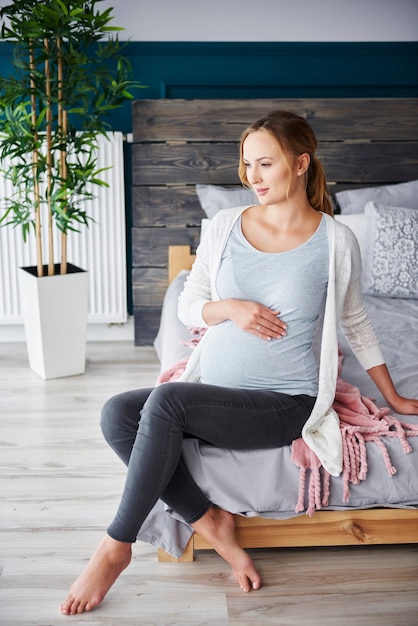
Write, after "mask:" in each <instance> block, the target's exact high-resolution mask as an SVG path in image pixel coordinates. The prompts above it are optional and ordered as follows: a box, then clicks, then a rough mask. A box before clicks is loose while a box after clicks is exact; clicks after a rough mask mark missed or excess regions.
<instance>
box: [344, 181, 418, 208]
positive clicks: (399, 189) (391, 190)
mask: <svg viewBox="0 0 418 626" xmlns="http://www.w3.org/2000/svg"><path fill="white" fill-rule="evenodd" d="M335 198H336V200H337V202H338V204H339V207H340V209H341V213H343V214H344V213H345V214H347V213H363V211H364V207H365V206H366V204H367V202H377V203H378V204H384V205H385V206H400V207H404V208H406V209H418V180H411V181H410V182H407V183H399V184H398V185H385V186H383V187H365V188H364V189H348V190H346V191H338V192H337V193H336V194H335Z"/></svg>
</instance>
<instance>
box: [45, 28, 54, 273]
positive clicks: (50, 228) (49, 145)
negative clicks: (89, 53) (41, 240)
mask: <svg viewBox="0 0 418 626" xmlns="http://www.w3.org/2000/svg"><path fill="white" fill-rule="evenodd" d="M44 46H45V50H46V53H47V54H46V59H45V94H46V162H47V201H48V276H53V275H54V238H53V220H52V197H51V194H52V102H51V72H50V66H49V41H48V39H44Z"/></svg>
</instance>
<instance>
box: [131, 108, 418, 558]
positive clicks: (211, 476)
mask: <svg viewBox="0 0 418 626" xmlns="http://www.w3.org/2000/svg"><path fill="white" fill-rule="evenodd" d="M136 104H137V105H138V106H137V107H136V112H137V114H138V115H139V114H141V115H142V117H141V122H140V124H139V126H137V128H138V129H139V130H138V132H139V133H140V136H141V129H143V128H144V127H148V128H149V127H152V135H153V139H152V141H153V142H155V145H153V148H152V150H153V152H152V154H153V155H154V157H153V158H154V161H153V162H152V163H151V164H150V165H148V164H149V155H150V147H149V146H148V151H147V153H146V155H148V156H146V155H142V156H141V158H139V157H138V158H137V161H136V167H137V168H139V169H137V174H138V175H139V174H140V172H142V178H141V181H142V182H143V184H144V185H145V186H148V188H149V189H148V191H147V194H148V196H147V197H150V195H151V193H152V189H151V188H152V186H154V185H155V186H156V187H155V189H156V190H158V193H157V195H158V197H159V198H160V199H161V185H163V184H164V185H166V189H165V190H164V193H166V194H171V197H174V198H175V200H171V201H170V203H171V204H172V203H174V205H175V206H177V207H180V209H179V212H180V213H181V214H184V213H186V215H183V222H185V223H186V226H185V227H183V228H179V227H176V228H173V224H172V223H169V224H168V225H167V226H166V230H165V232H164V236H163V237H162V239H163V241H164V242H168V244H174V245H168V246H167V252H166V254H167V267H166V272H167V274H166V276H167V278H166V280H167V287H168V288H167V289H164V295H163V299H162V302H161V308H160V311H159V312H160V316H159V323H158V327H157V330H158V334H157V336H156V339H155V347H156V349H157V352H158V354H159V356H160V360H161V369H162V371H166V370H167V368H169V367H170V366H171V365H173V364H174V363H177V362H178V361H179V360H182V359H184V358H187V356H188V355H189V354H190V350H192V349H193V341H195V340H196V335H195V334H193V333H192V332H191V330H190V329H187V328H185V327H184V326H183V325H182V324H181V323H180V322H179V320H178V318H177V316H176V300H177V297H178V294H179V292H180V290H181V288H182V284H183V283H184V280H185V278H186V276H187V272H188V271H189V269H190V266H191V263H192V262H193V253H194V249H195V248H196V246H197V245H198V240H199V237H200V218H201V217H207V218H210V217H212V214H211V211H213V210H216V208H219V206H223V205H222V202H223V199H225V198H226V197H228V199H227V200H225V202H231V200H232V199H233V201H234V204H236V199H237V198H238V199H239V198H240V196H239V194H240V193H241V192H242V190H241V189H239V187H238V181H237V179H236V172H235V164H236V156H237V153H236V138H237V136H238V135H239V132H240V130H241V129H242V128H244V127H245V126H246V124H248V123H249V122H251V121H252V120H253V119H255V118H256V117H257V116H258V115H261V114H262V113H263V112H264V111H266V110H270V109H272V108H279V107H281V108H286V109H289V110H294V111H296V112H298V113H300V114H302V115H306V116H307V117H308V119H309V120H310V122H311V124H312V126H313V127H314V129H315V131H316V133H317V135H318V138H319V140H320V147H319V154H320V156H321V157H322V160H323V163H324V166H325V169H326V172H327V178H328V181H329V183H330V191H331V192H332V196H333V199H334V201H335V203H336V210H337V211H339V212H341V215H339V216H338V217H336V219H340V221H344V222H345V223H346V224H347V225H348V226H350V227H351V228H352V230H353V231H354V232H355V234H356V236H357V238H358V239H359V243H360V247H361V249H362V256H363V255H364V259H365V264H366V265H367V264H368V267H369V269H370V271H369V274H370V275H371V278H370V276H369V279H370V280H369V283H370V281H371V284H368V285H365V294H364V298H365V301H366V305H367V307H368V310H369V314H370V317H371V319H372V321H373V323H374V325H375V328H376V330H377V333H378V335H379V338H380V340H381V343H382V347H383V350H384V354H385V357H386V360H387V362H388V364H389V366H390V369H391V373H392V375H393V378H394V380H395V383H396V384H397V387H398V388H399V390H400V392H401V393H403V394H404V395H411V396H417V395H418V298H417V297H416V294H415V292H414V286H413V285H412V287H411V292H410V293H408V288H407V290H406V293H404V292H402V290H399V286H400V284H401V282H402V281H401V280H400V279H399V274H398V275H396V274H395V275H394V276H391V279H392V292H390V290H389V292H388V293H386V292H385V289H386V290H387V289H388V287H387V280H386V281H383V284H382V281H380V283H379V275H377V274H376V272H375V271H374V270H375V269H376V268H375V267H374V265H375V264H376V263H374V261H373V259H374V258H375V256H376V254H377V256H379V250H380V248H379V245H380V241H381V239H380V241H379V238H378V237H377V236H376V232H380V236H382V234H383V235H384V236H385V237H387V236H388V229H387V228H386V229H382V228H380V231H379V219H380V218H381V217H382V210H383V209H381V207H384V208H386V207H389V208H393V209H394V211H393V213H394V216H393V215H391V218H393V217H396V220H397V222H396V226H397V227H396V228H391V229H390V233H389V235H391V236H392V235H393V236H394V237H395V235H396V233H397V232H398V230H399V229H398V226H399V224H400V228H401V229H402V228H403V224H404V223H405V220H406V221H408V220H409V218H410V217H411V216H413V217H414V219H415V218H416V216H417V215H418V211H417V209H418V201H417V198H418V188H417V181H416V180H415V179H416V178H417V172H418V147H417V145H418V142H417V138H418V132H417V131H418V128H417V126H418V123H417V115H416V111H417V101H416V100H412V99H393V100H390V99H389V100H384V99H381V100H370V101H369V100H367V101H364V100H342V99H341V100H338V101H335V100H315V101H314V100H309V101H307V100H285V101H270V100H269V101H263V100H257V101H242V100H240V101H152V102H151V101H148V102H145V103H140V104H141V106H139V104H138V103H136ZM369 120H372V123H370V121H369ZM160 124H161V127H162V128H163V129H164V134H165V136H166V139H167V138H168V139H169V143H168V144H167V145H164V147H163V152H161V139H158V127H159V125H160ZM134 126H135V125H134ZM167 129H169V130H167ZM147 132H148V131H147ZM144 134H145V135H146V133H142V136H143V135H144ZM147 136H148V137H149V133H148V135H147ZM137 137H138V134H137ZM232 137H234V140H235V143H234V142H233V140H232ZM147 142H150V139H147ZM170 142H171V143H170ZM202 142H203V143H204V144H205V145H203V143H202ZM157 144H160V145H159V146H158V145H157ZM189 144H190V145H189ZM144 145H145V144H142V147H144ZM170 149H171V157H170V163H171V165H170V166H169V164H168V159H167V157H165V158H164V157H163V154H165V155H167V154H169V153H170ZM164 151H165V152H164ZM173 153H174V154H173ZM158 154H159V157H158V158H157V155H158ZM186 154H187V157H186ZM150 166H153V169H154V171H153V174H152V180H151V181H150V179H149V178H150V177H149V174H148V175H147V170H149V167H150ZM170 167H172V168H174V170H175V171H176V174H173V173H172V172H171V171H170ZM159 170H161V171H159ZM179 170H181V172H182V181H183V182H182V184H179V180H178V178H177V175H178V171H179ZM147 176H148V178H147ZM164 181H165V182H164ZM196 185H197V187H196ZM141 193H142V194H144V191H143V190H142V192H141ZM236 194H238V196H237V195H236ZM191 197H193V198H194V200H193V202H192V203H191V202H190V198H191ZM185 198H187V202H186V201H185ZM220 199H221V201H220ZM196 203H197V204H198V205H199V208H200V211H201V212H200V213H199V212H198V211H197V209H196ZM239 203H241V202H239ZM242 204H244V202H242ZM188 206H189V209H190V210H189V215H187V207H188ZM231 206H233V204H231ZM366 206H367V207H368V208H367V210H365V207H366ZM185 207H186V208H185ZM225 208H226V207H225ZM395 209H396V210H395ZM164 210H165V211H167V208H165V209H164ZM405 211H409V213H405ZM383 213H384V211H383ZM171 219H172V218H171V217H170V218H169V221H170V220H171ZM376 220H377V221H376ZM402 220H403V222H402ZM408 223H409V222H408ZM187 224H188V226H187ZM370 224H374V226H376V224H377V226H378V227H376V228H375V227H374V228H373V229H372V230H373V232H372V234H370V233H371V228H370ZM411 224H412V228H414V226H417V228H418V222H416V221H412V222H411ZM159 227H160V228H161V225H160V224H159ZM187 229H189V232H187ZM190 233H192V235H190ZM376 237H377V238H376ZM190 239H191V240H192V241H191V242H190ZM415 241H416V236H415ZM184 243H186V245H175V244H184ZM190 243H192V246H190V245H189V244H190ZM396 244H397V242H396V240H395V239H394V240H393V241H389V242H388V241H386V242H385V248H386V249H390V248H391V247H392V248H393V249H395V248H394V246H395V245H396ZM192 248H193V249H192ZM373 250H374V253H373V254H372V252H371V251H373ZM397 251H398V252H397V253H396V254H395V257H392V259H393V258H398V257H399V254H400V252H399V248H397ZM408 254H409V252H408ZM413 254H417V253H416V250H415V252H413ZM373 255H374V256H373ZM396 255H397V256H396ZM414 258H415V265H417V263H418V259H417V258H416V256H415V257H414ZM375 261H376V259H375ZM373 263H374V264H373ZM389 273H390V274H392V272H389ZM409 273H410V272H409ZM386 274H387V272H386ZM381 275H382V272H380V278H381ZM144 276H146V273H143V274H142V277H144ZM383 276H385V272H383ZM148 288H149V289H150V288H151V286H149V287H148ZM393 290H395V292H394V291H393ZM155 301H156V300H155V299H154V300H153V302H154V303H155ZM142 313H143V311H142ZM388 329H396V332H393V331H392V330H391V332H388ZM340 345H341V347H342V350H343V352H344V355H345V357H344V365H343V371H342V374H341V375H342V377H343V378H344V379H346V380H348V381H349V382H351V383H352V384H354V385H356V386H358V387H359V388H360V389H361V391H362V393H363V394H364V395H366V396H370V397H372V398H375V399H376V403H377V404H378V406H384V402H383V399H382V398H381V397H379V394H378V393H377V390H376V388H375V387H374V386H373V384H372V383H371V381H370V380H369V378H368V376H367V374H365V373H364V372H363V371H362V370H361V368H360V367H359V366H358V365H357V362H356V360H355V358H354V356H353V355H352V354H351V352H350V350H349V348H348V347H347V346H346V344H345V340H344V338H343V337H340ZM401 419H404V420H405V421H409V422H411V423H415V424H418V417H408V418H407V419H406V418H404V417H402V418H401ZM408 441H409V443H410V446H411V448H412V452H411V453H409V454H405V451H404V450H403V449H402V446H400V445H399V441H398V440H396V439H390V440H388V441H385V444H386V449H387V451H388V452H389V456H390V459H391V462H392V465H393V466H394V467H395V468H396V474H394V475H390V473H389V472H388V471H387V469H386V467H385V464H384V459H383V455H382V451H381V450H380V449H379V448H378V446H376V445H375V444H367V450H368V460H369V468H368V474H367V477H366V479H365V480H363V481H361V482H360V484H358V485H350V498H349V501H348V502H343V501H342V489H341V484H340V483H339V481H340V482H341V479H340V478H335V479H334V478H331V497H330V501H329V504H328V506H326V507H324V508H323V509H322V510H317V511H315V513H314V514H313V515H312V516H311V517H309V516H307V515H306V514H305V512H303V511H302V512H301V511H299V512H298V513H296V512H295V504H296V499H297V490H298V485H299V476H300V475H299V470H298V468H297V467H296V466H295V465H294V464H292V462H291V460H290V450H284V451H283V454H282V455H276V457H274V455H270V453H269V454H265V453H263V454H259V456H258V457H257V455H255V457H254V456H253V457H252V458H251V460H250V461H249V458H248V457H247V458H245V459H243V458H239V457H240V455H237V454H233V453H232V454H231V453H229V451H226V452H227V454H225V451H220V453H218V452H219V451H217V450H216V449H213V448H211V447H208V446H206V447H202V446H201V445H200V444H199V442H197V441H195V440H189V441H187V442H185V447H184V455H185V458H186V461H187V462H188V463H190V466H191V467H192V469H193V472H194V476H195V479H196V480H197V482H198V483H199V484H200V485H201V486H202V488H203V489H205V491H207V492H208V493H209V495H210V497H211V498H212V499H213V501H215V502H217V504H219V505H220V506H224V507H226V508H228V509H229V510H232V511H233V512H234V513H236V514H237V515H236V520H237V533H238V537H239V541H240V542H241V544H242V545H243V547H276V546H277V547H279V546H280V547H287V546H321V545H350V544H354V545H359V544H375V543H416V542H418V472H417V471H416V468H417V467H418V437H415V436H414V437H409V439H408ZM256 452H258V451H256ZM228 454H229V456H228ZM236 463H237V464H238V467H240V470H239V472H242V468H243V467H244V474H245V481H247V484H248V485H249V488H248V490H244V492H243V490H242V489H241V490H240V489H239V488H235V483H236V480H235V479H234V476H236V474H235V473H234V472H236V469H235V470H232V469H231V468H232V467H235V468H236V467H237V466H236V465H234V464H236ZM240 464H241V465H240ZM265 471H268V472H269V473H274V475H275V476H277V486H276V487H275V488H274V489H273V490H272V489H271V488H270V485H269V488H268V490H267V491H266V490H264V489H263V488H262V487H263V480H262V479H260V478H259V477H260V476H262V475H263V472H265ZM245 472H246V473H245ZM225 476H228V479H226V478H225ZM254 476H255V477H256V478H254ZM284 476H286V479H285V480H284V479H283V477H284ZM283 483H285V484H286V489H285V490H284V492H285V493H283ZM250 486H251V488H250ZM254 493H256V494H257V497H256V499H255V500H254ZM272 494H274V495H272ZM139 538H140V539H143V540H145V541H149V542H151V543H153V544H155V545H157V546H158V547H159V560H161V561H171V560H192V559H193V558H194V555H195V553H196V550H199V549H206V548H208V547H210V546H208V545H207V544H206V543H205V542H204V541H203V540H202V539H201V538H200V537H199V536H198V535H197V534H192V533H191V530H190V528H189V527H188V526H187V525H186V524H184V522H182V520H180V519H177V517H176V515H175V514H174V512H170V511H168V510H166V508H165V507H164V506H163V505H162V503H158V505H157V507H156V508H155V510H154V511H152V513H151V514H150V516H149V519H148V520H147V523H146V524H145V526H144V527H143V529H142V531H141V533H140V536H139Z"/></svg>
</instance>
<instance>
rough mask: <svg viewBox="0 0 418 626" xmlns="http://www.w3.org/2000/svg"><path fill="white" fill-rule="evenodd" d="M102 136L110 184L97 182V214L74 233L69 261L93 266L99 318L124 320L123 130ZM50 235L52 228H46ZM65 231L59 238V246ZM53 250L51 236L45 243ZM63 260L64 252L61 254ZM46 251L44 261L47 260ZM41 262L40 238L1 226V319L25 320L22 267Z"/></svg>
mask: <svg viewBox="0 0 418 626" xmlns="http://www.w3.org/2000/svg"><path fill="white" fill-rule="evenodd" d="M109 137H110V139H109V140H107V139H104V138H102V139H101V140H100V142H99V151H98V167H100V168H102V167H109V166H110V169H108V170H106V171H105V172H102V173H101V176H100V177H101V178H102V179H103V180H105V181H106V182H107V183H108V185H109V187H108V188H106V187H99V186H96V185H94V186H93V188H92V192H93V194H94V196H95V198H94V199H93V200H92V201H91V202H90V201H89V203H88V209H87V213H88V214H89V215H91V216H92V218H93V219H94V221H92V222H91V223H90V225H89V227H88V228H85V227H83V226H80V230H81V232H80V233H72V232H70V233H69V235H68V261H69V262H70V263H73V264H74V265H78V266H79V267H82V268H83V269H85V270H88V272H89V316H88V321H89V322H94V323H105V324H110V323H123V322H126V320H127V286H126V235H125V193H124V171H123V136H122V133H112V134H109ZM9 193H10V187H9V182H8V181H5V180H4V179H3V178H2V176H1V175H0V210H1V208H2V202H1V200H2V198H5V197H7V196H8V194H9ZM43 235H44V238H45V235H46V230H45V228H44V232H43ZM58 240H59V236H58V235H57V237H56V241H55V250H56V251H58V249H59V248H58V245H59V242H58ZM43 246H44V251H45V252H47V242H46V238H45V241H44V243H43ZM55 261H56V262H59V255H58V258H55ZM46 262H47V261H46V257H44V263H46ZM27 265H36V251H35V242H34V241H33V240H32V239H31V241H27V242H26V243H24V242H23V237H22V231H21V228H20V227H19V226H18V227H17V228H12V227H10V226H6V227H4V226H3V227H1V228H0V324H14V323H16V324H19V323H23V320H22V317H21V309H20V302H19V290H18V284H17V268H18V267H22V266H27Z"/></svg>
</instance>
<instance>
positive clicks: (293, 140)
mask: <svg viewBox="0 0 418 626" xmlns="http://www.w3.org/2000/svg"><path fill="white" fill-rule="evenodd" d="M258 130H265V131H266V132H268V133H270V134H271V135H272V136H273V137H274V138H275V139H276V141H277V142H278V144H279V146H280V147H281V149H282V152H283V155H284V158H285V160H286V162H287V165H288V167H289V173H290V174H291V171H292V169H291V163H290V160H289V155H293V156H300V155H301V154H305V153H306V154H308V155H309V157H310V164H309V167H308V170H307V172H306V194H307V197H308V201H309V203H310V205H311V206H313V208H314V209H316V210H317V211H323V212H324V213H328V214H329V215H333V214H334V211H333V208H332V203H331V200H330V197H329V194H328V191H327V183H326V178H325V172H324V168H323V167H322V163H321V162H320V160H319V159H318V157H317V156H316V155H315V151H316V148H317V145H318V141H317V139H316V136H315V133H314V131H313V130H312V128H311V126H310V125H309V123H308V122H307V121H306V120H305V119H304V118H303V117H300V116H299V115H296V114H295V113H291V112H290V111H271V112H270V113H268V114H267V115H265V116H264V117H261V118H260V119H258V120H256V121H255V122H254V123H253V124H251V126H249V127H248V128H247V129H246V130H245V131H244V132H243V133H242V135H241V141H240V159H239V166H238V175H239V177H240V179H241V182H242V184H243V185H245V186H246V187H250V186H251V185H250V184H249V182H248V179H247V168H246V165H245V163H244V161H243V145H244V141H245V139H246V138H247V137H248V135H249V134H250V133H254V132H256V131H258ZM289 185H290V183H289Z"/></svg>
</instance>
